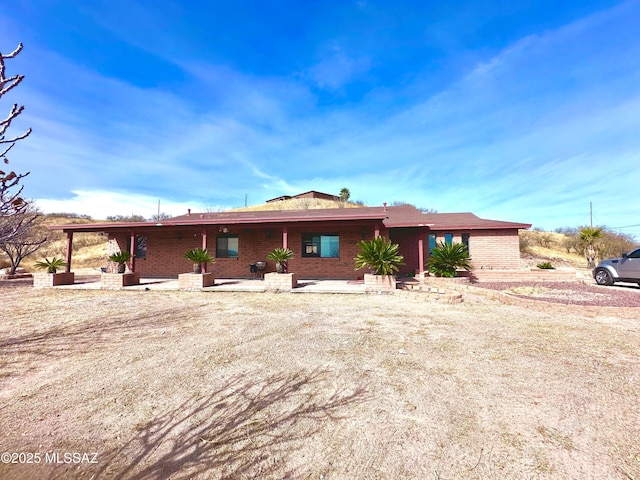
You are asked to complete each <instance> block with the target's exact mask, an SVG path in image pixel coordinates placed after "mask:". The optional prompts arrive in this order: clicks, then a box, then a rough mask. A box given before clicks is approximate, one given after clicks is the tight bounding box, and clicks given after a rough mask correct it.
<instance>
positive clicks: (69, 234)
mask: <svg viewBox="0 0 640 480" xmlns="http://www.w3.org/2000/svg"><path fill="white" fill-rule="evenodd" d="M72 248H73V232H67V266H66V267H65V269H64V271H65V272H67V273H69V272H71V250H72Z"/></svg>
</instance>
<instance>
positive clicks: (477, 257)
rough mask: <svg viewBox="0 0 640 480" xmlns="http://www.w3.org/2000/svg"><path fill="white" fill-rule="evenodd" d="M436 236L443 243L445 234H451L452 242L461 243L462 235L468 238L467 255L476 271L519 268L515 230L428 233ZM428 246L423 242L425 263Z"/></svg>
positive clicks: (518, 247) (517, 240)
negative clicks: (465, 234) (467, 235)
mask: <svg viewBox="0 0 640 480" xmlns="http://www.w3.org/2000/svg"><path fill="white" fill-rule="evenodd" d="M429 233H435V234H436V241H437V242H438V243H439V242H442V241H444V235H445V233H452V234H453V242H454V243H461V242H462V234H463V233H468V234H469V235H470V236H469V255H470V256H471V263H472V265H473V266H474V267H475V268H476V269H482V268H495V269H518V268H520V240H519V238H518V231H517V230H472V231H468V230H450V231H442V232H433V231H432V232H429ZM428 251H429V245H428V242H427V241H426V240H425V261H426V259H427V256H428V254H429V253H428Z"/></svg>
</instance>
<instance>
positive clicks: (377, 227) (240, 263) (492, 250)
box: [51, 204, 531, 279]
mask: <svg viewBox="0 0 640 480" xmlns="http://www.w3.org/2000/svg"><path fill="white" fill-rule="evenodd" d="M529 227H531V225H529V224H524V223H513V222H503V221H497V220H485V219H482V218H478V217H477V216H476V215H474V214H472V213H423V212H421V211H420V210H418V209H416V208H415V207H412V206H408V205H403V206H392V207H388V206H386V204H385V205H384V206H380V207H362V208H332V209H310V210H275V211H273V210H272V211H242V212H234V211H231V212H221V213H198V214H195V213H191V211H189V212H188V213H187V214H186V215H182V216H179V217H175V218H171V219H169V220H163V221H161V222H133V223H113V222H111V223H96V224H73V225H57V226H54V227H51V228H53V229H56V230H62V231H63V232H65V233H66V235H67V265H68V267H67V268H70V265H72V240H73V234H74V232H103V233H104V234H106V235H108V239H109V253H113V252H116V251H120V250H122V251H124V250H127V251H129V252H133V258H132V261H131V264H130V268H131V269H132V271H135V272H139V273H140V275H141V276H143V277H176V276H177V275H178V274H180V273H185V272H189V271H192V264H191V263H190V262H189V261H188V260H186V259H185V258H184V257H183V255H184V253H185V252H186V251H187V250H190V249H192V248H196V247H203V248H207V249H208V250H209V252H211V253H212V254H213V255H214V256H215V259H216V261H215V265H213V266H209V271H213V272H214V273H215V276H216V277H218V278H233V277H237V278H242V277H251V270H250V265H251V264H255V263H256V262H257V261H261V260H262V261H264V260H265V258H266V256H267V253H269V252H270V251H271V250H273V249H274V248H277V247H285V248H290V249H291V250H292V251H293V254H294V258H293V259H292V260H291V261H290V262H289V271H290V272H295V273H297V275H298V278H311V279H313V278H317V279H329V278H332V279H357V278H361V277H362V275H363V274H364V273H366V272H363V271H356V270H355V262H354V257H355V256H356V255H357V254H358V247H357V244H358V242H359V241H361V240H366V239H373V238H375V237H377V236H379V235H382V236H384V237H386V238H389V239H391V241H393V242H394V243H397V244H399V246H400V253H401V254H402V255H403V256H404V261H405V265H404V266H402V267H401V269H400V272H399V273H400V275H405V274H417V273H420V272H423V271H424V264H425V261H426V259H427V258H428V256H429V251H430V250H431V249H432V248H433V247H435V246H436V243H437V242H441V241H442V242H462V243H464V244H465V245H467V247H468V249H469V255H470V257H471V261H472V263H473V265H474V266H475V267H476V268H491V269H517V268H519V265H520V250H519V239H518V230H519V229H526V228H529ZM274 270H275V265H273V262H268V264H267V270H266V271H267V272H269V271H274Z"/></svg>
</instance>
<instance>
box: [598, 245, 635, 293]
mask: <svg viewBox="0 0 640 480" xmlns="http://www.w3.org/2000/svg"><path fill="white" fill-rule="evenodd" d="M593 278H594V279H595V280H596V283H597V284H598V285H613V284H614V283H615V282H632V283H637V284H638V285H640V248H636V249H635V250H634V251H633V252H629V253H625V254H624V255H622V258H610V259H608V260H602V261H601V262H600V263H599V264H598V266H597V267H596V268H595V269H594V270H593Z"/></svg>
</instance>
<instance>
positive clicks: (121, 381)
mask: <svg viewBox="0 0 640 480" xmlns="http://www.w3.org/2000/svg"><path fill="white" fill-rule="evenodd" d="M617 291H618V290H617ZM525 292H526V291H525ZM600 292H605V290H600ZM512 293H515V294H516V295H521V296H522V295H523V291H514V292H512ZM463 294H464V300H465V301H464V303H461V304H454V305H449V304H443V303H439V302H438V301H436V300H434V299H432V298H430V297H428V296H427V295H425V294H421V293H412V292H398V294H396V295H379V296H378V295H366V296H365V295H362V296H358V295H303V294H239V293H238V294H234V293H184V292H153V291H150V292H143V291H139V292H108V291H104V292H103V291H69V290H33V289H32V288H31V287H29V286H28V285H27V284H26V283H24V282H23V283H19V282H16V283H14V284H13V286H6V287H4V288H0V295H1V298H2V309H1V313H0V316H1V318H2V320H1V321H0V353H1V355H0V365H1V368H0V426H1V430H0V453H1V454H2V463H1V464H0V478H2V479H47V478H61V479H68V478H81V479H103V478H104V479H110V478H122V479H160V478H171V479H189V478H195V479H222V478H240V479H244V478H260V479H263V478H267V479H282V478H289V479H356V478H357V479H396V478H412V479H413V478H415V479H435V480H438V479H440V480H444V479H552V478H553V479H581V480H585V479H599V480H600V479H625V480H638V479H640V308H638V307H606V306H605V307H603V306H593V305H566V304H562V303H552V302H546V301H542V300H543V299H542V300H540V299H538V300H530V299H522V298H516V297H515V296H507V295H506V294H504V293H501V292H497V291H495V290H489V289H479V288H473V287H471V288H467V289H465V290H464V292H463ZM626 294H627V295H640V289H638V288H628V289H627V290H626ZM631 298H635V297H631ZM625 304H626V303H623V305H625ZM630 304H633V303H630ZM12 453H13V455H12Z"/></svg>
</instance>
